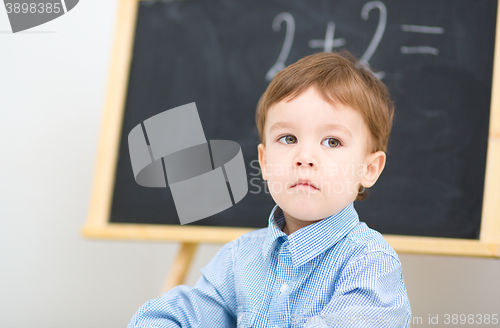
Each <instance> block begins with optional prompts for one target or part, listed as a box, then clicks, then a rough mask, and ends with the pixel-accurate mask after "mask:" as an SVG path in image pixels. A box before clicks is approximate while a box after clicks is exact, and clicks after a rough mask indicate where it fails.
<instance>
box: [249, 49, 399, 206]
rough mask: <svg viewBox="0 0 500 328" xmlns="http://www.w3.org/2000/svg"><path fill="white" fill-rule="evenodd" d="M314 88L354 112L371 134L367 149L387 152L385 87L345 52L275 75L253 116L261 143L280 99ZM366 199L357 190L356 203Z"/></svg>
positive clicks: (390, 109) (389, 107) (312, 58)
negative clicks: (269, 112)
mask: <svg viewBox="0 0 500 328" xmlns="http://www.w3.org/2000/svg"><path fill="white" fill-rule="evenodd" d="M309 87H315V89H316V90H317V92H318V93H319V95H320V96H321V97H322V98H323V99H324V100H325V101H326V102H329V103H331V104H332V105H333V106H335V105H336V104H337V103H340V104H342V105H345V106H349V107H351V108H353V109H355V110H357V111H358V112H359V113H360V114H361V116H362V117H363V119H364V121H365V123H366V126H367V127H368V130H369V131H370V135H371V142H370V145H369V147H368V149H370V150H371V153H374V152H376V151H378V150H381V151H383V152H386V153H387V142H388V140H389V134H390V132H391V128H392V121H393V117H394V104H393V102H392V101H391V99H390V97H389V92H388V91H387V88H386V86H385V85H384V84H383V83H382V82H381V81H380V80H379V79H378V78H377V77H375V76H374V75H373V73H372V72H371V71H370V70H369V69H367V68H366V66H365V65H363V64H362V63H361V62H359V61H358V59H357V58H355V57H354V56H353V55H351V54H350V53H349V52H347V51H343V52H338V53H327V52H322V53H317V54H314V55H309V56H307V57H304V58H302V59H300V60H299V61H297V62H296V63H294V64H292V65H290V66H288V67H287V68H285V69H284V70H282V71H280V72H278V73H277V74H276V75H275V77H274V79H273V80H272V81H271V83H270V84H269V86H268V87H267V89H266V91H265V92H264V94H263V95H262V97H261V98H260V100H259V103H258V105H257V112H256V115H255V119H256V123H257V129H258V131H259V136H260V140H261V142H262V143H263V144H264V145H265V142H266V136H265V135H264V126H265V123H266V117H267V113H268V111H269V109H270V108H271V107H272V106H273V105H275V104H277V103H278V102H280V101H281V100H283V99H287V100H292V99H293V98H295V97H297V96H299V95H300V94H301V93H302V92H304V91H306V90H307V89H309ZM366 197H367V192H366V190H365V188H362V190H361V187H360V190H359V192H358V196H357V198H356V200H363V199H365V198H366Z"/></svg>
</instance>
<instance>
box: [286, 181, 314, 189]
mask: <svg viewBox="0 0 500 328" xmlns="http://www.w3.org/2000/svg"><path fill="white" fill-rule="evenodd" d="M298 186H304V187H307V186H309V187H311V188H313V189H316V190H319V188H318V187H316V185H315V184H314V183H312V182H311V181H310V180H307V179H299V180H298V181H297V182H296V183H295V184H294V185H292V186H291V187H290V188H295V187H298Z"/></svg>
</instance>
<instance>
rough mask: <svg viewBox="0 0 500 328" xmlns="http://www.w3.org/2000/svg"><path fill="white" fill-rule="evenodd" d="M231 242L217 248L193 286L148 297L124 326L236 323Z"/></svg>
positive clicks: (143, 327)
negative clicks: (159, 295)
mask: <svg viewBox="0 0 500 328" xmlns="http://www.w3.org/2000/svg"><path fill="white" fill-rule="evenodd" d="M233 243H234V242H230V243H227V244H225V245H224V246H223V247H222V248H221V249H220V250H219V252H218V253H217V255H216V256H215V257H214V258H213V259H212V260H211V261H210V263H208V264H207V265H206V266H205V267H204V268H203V269H202V270H201V272H202V276H201V277H200V279H199V280H198V281H197V282H196V284H195V285H194V286H193V287H189V286H185V285H180V286H176V287H174V288H173V289H171V290H169V291H168V292H166V293H164V294H163V295H162V296H161V297H160V298H157V299H154V300H149V301H148V302H146V303H145V304H144V305H142V306H141V307H140V308H139V310H138V311H137V312H136V313H135V314H134V316H133V317H132V319H131V320H130V322H129V324H128V326H127V328H153V327H154V328H167V327H168V328H170V327H193V328H195V327H235V326H236V319H235V317H236V315H235V308H236V300H235V295H234V294H235V293H234V279H233V277H234V274H233V264H234V255H233Z"/></svg>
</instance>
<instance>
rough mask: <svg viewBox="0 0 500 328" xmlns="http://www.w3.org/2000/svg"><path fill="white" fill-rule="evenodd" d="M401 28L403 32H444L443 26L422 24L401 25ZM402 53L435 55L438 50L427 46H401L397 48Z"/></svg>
mask: <svg viewBox="0 0 500 328" xmlns="http://www.w3.org/2000/svg"><path fill="white" fill-rule="evenodd" d="M401 30H402V31H403V32H413V33H425V34H444V28H442V27H437V26H422V25H407V24H403V25H401ZM399 49H400V51H401V53H402V54H405V55H412V54H430V55H435V56H437V55H438V54H439V50H438V49H436V48H433V47H429V46H413V47H408V46H402V47H401V48H399Z"/></svg>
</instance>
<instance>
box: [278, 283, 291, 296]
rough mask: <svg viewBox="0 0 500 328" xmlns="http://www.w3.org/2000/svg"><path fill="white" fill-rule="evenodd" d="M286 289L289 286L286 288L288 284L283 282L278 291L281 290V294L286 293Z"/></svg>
mask: <svg viewBox="0 0 500 328" xmlns="http://www.w3.org/2000/svg"><path fill="white" fill-rule="evenodd" d="M288 289H289V288H288V285H287V284H283V285H281V287H280V292H281V294H286V293H288Z"/></svg>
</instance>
